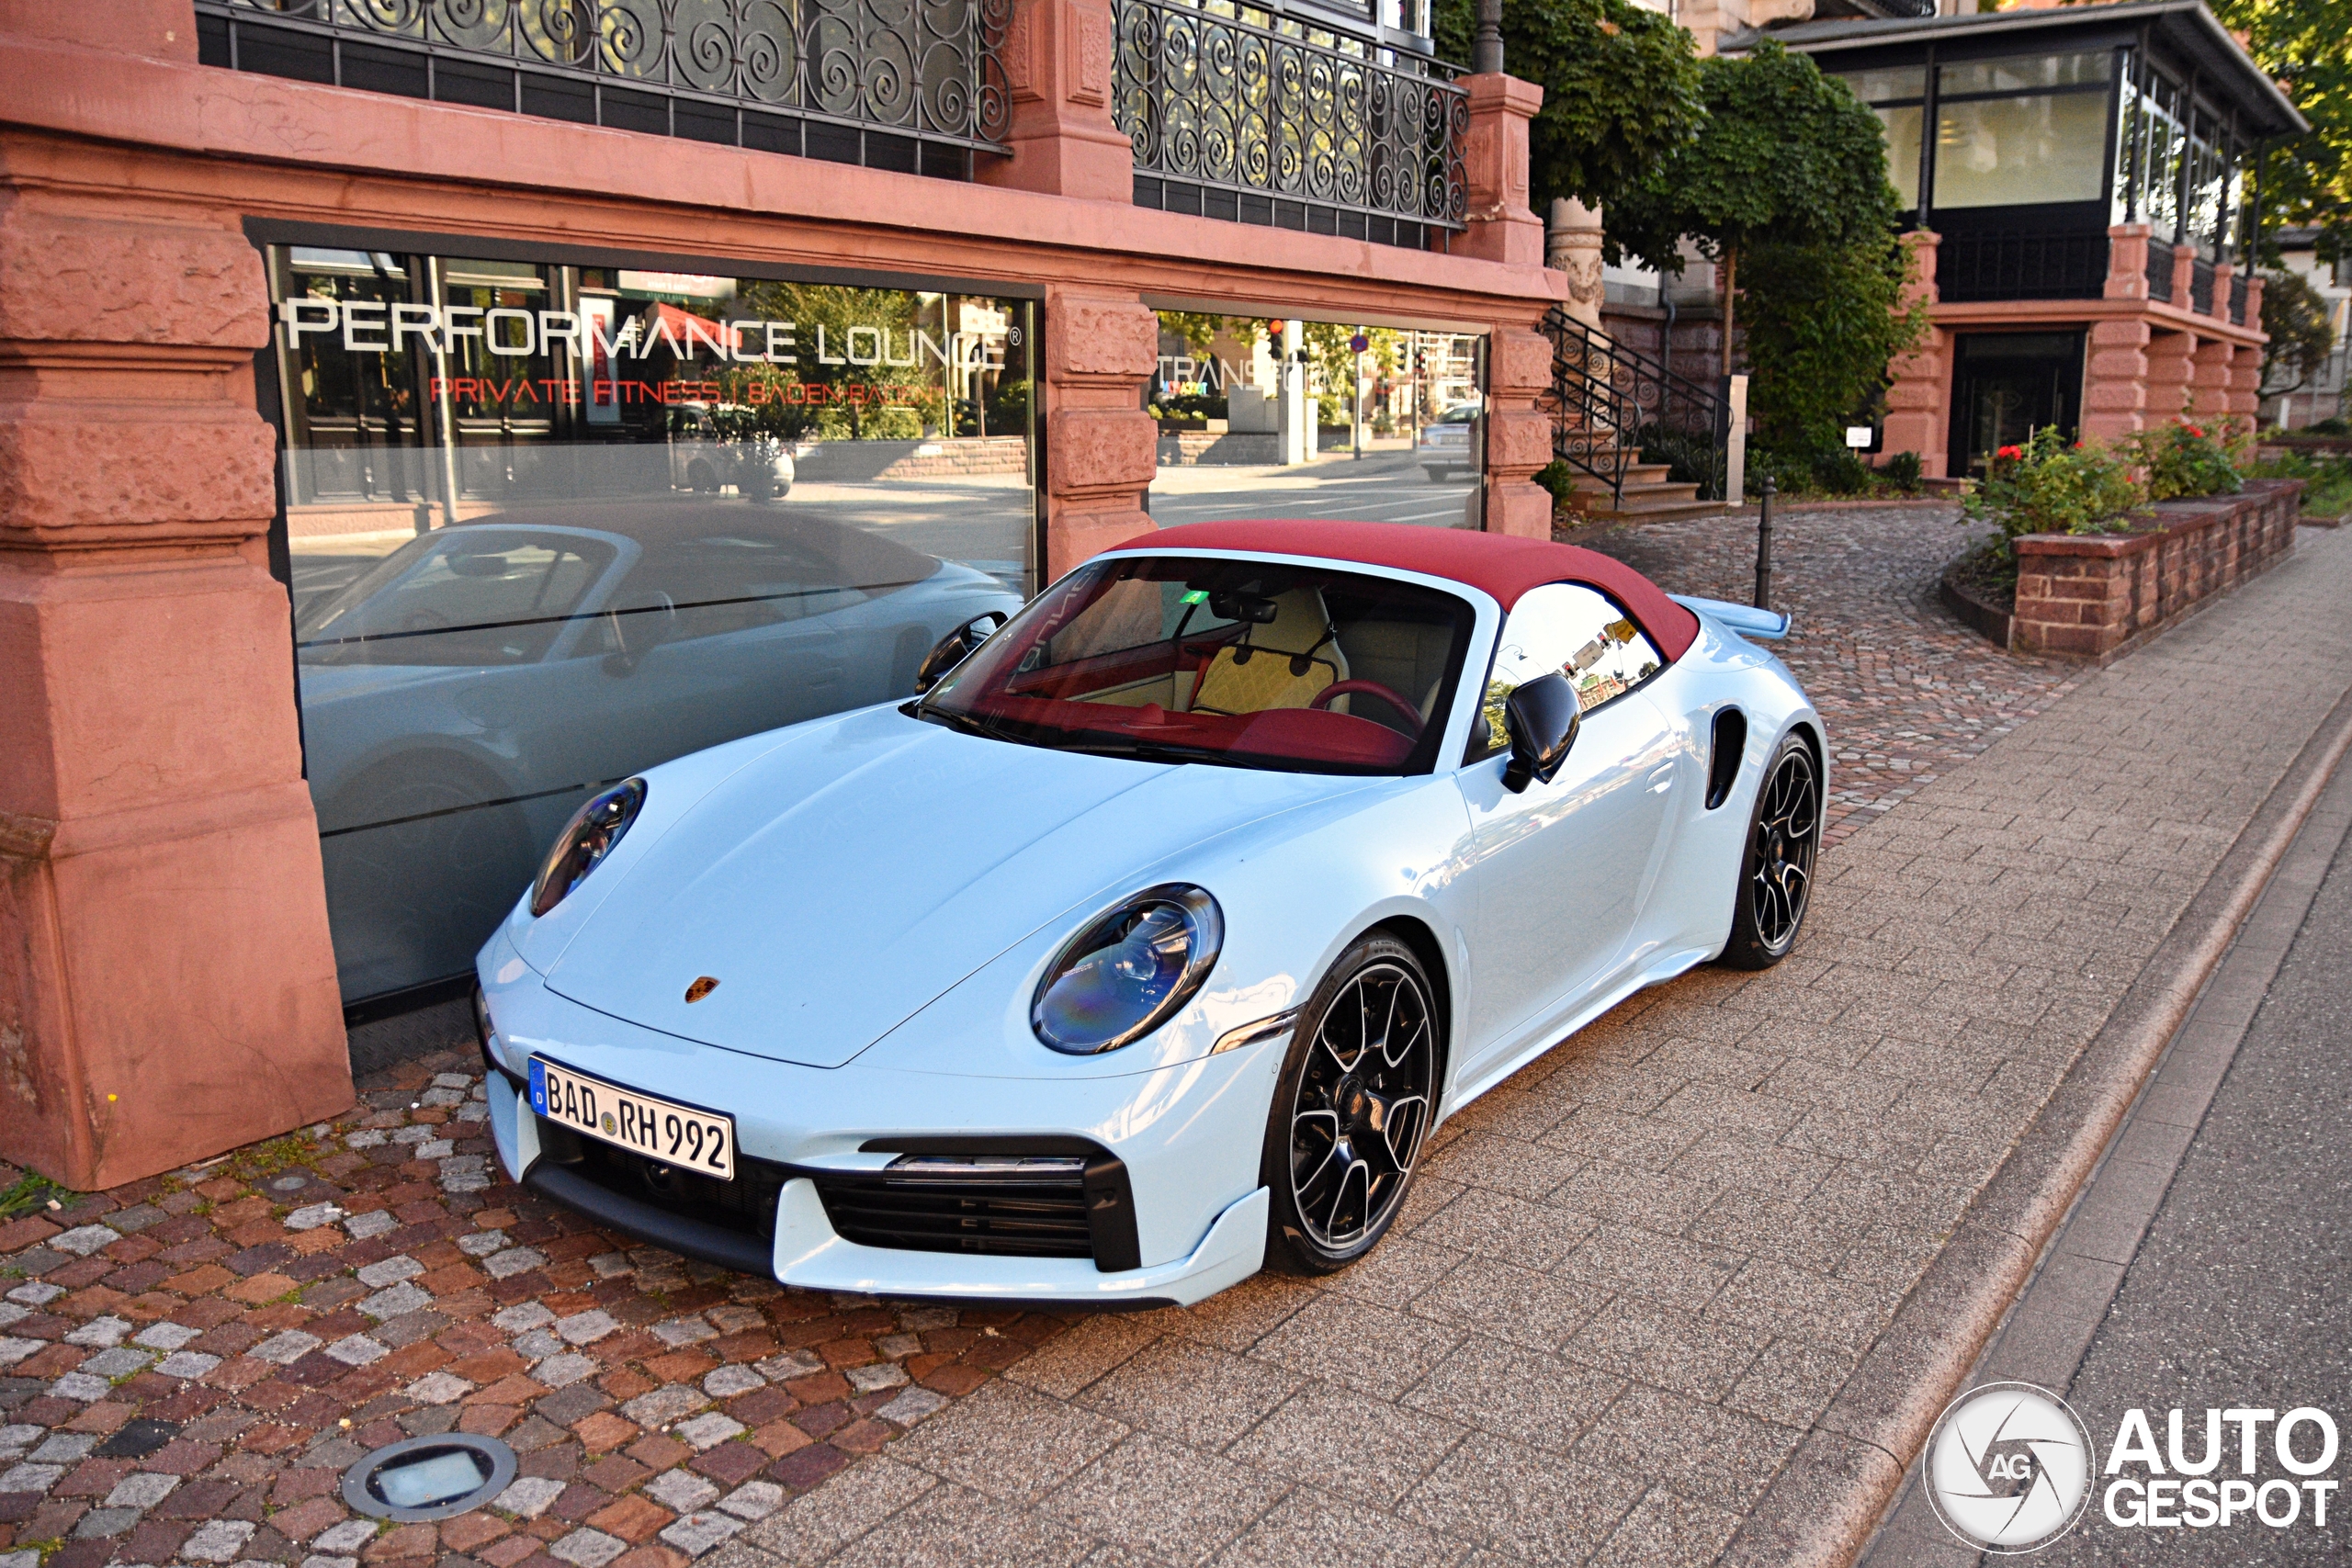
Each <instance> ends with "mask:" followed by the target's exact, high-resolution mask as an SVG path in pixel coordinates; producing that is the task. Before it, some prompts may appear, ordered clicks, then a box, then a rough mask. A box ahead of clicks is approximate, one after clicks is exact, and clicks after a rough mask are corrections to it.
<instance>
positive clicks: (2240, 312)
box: [2230, 272, 2260, 327]
mask: <svg viewBox="0 0 2352 1568" xmlns="http://www.w3.org/2000/svg"><path fill="white" fill-rule="evenodd" d="M2245 283H2246V275H2245V273H2242V272H2241V273H2238V274H2237V275H2235V276H2233V277H2232V278H2231V279H2230V321H2231V323H2232V324H2233V325H2235V326H2241V327H2242V326H2244V325H2245V294H2246V288H2245ZM2256 325H2260V323H2259V322H2256Z"/></svg>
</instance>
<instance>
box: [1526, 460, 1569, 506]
mask: <svg viewBox="0 0 2352 1568" xmlns="http://www.w3.org/2000/svg"><path fill="white" fill-rule="evenodd" d="M1534 478H1535V482H1536V483H1537V484H1540V485H1542V486H1543V487H1544V489H1545V490H1547V491H1551V492H1552V504H1553V505H1555V506H1566V504H1567V503H1568V497H1569V496H1570V495H1571V494H1573V493H1575V491H1576V488H1577V471H1576V470H1575V469H1574V468H1570V467H1568V465H1567V464H1566V463H1563V462H1562V461H1560V459H1559V458H1557V457H1555V458H1553V459H1552V460H1551V461H1550V462H1548V463H1546V464H1544V466H1543V467H1542V468H1538V469H1536V470H1535V475H1534Z"/></svg>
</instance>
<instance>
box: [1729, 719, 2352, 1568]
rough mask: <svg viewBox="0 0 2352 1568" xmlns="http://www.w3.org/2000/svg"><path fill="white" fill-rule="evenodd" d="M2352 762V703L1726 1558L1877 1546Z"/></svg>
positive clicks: (1790, 1556)
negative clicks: (2324, 796)
mask: <svg viewBox="0 0 2352 1568" xmlns="http://www.w3.org/2000/svg"><path fill="white" fill-rule="evenodd" d="M2346 750H2352V693H2346V694H2345V695H2344V696H2343V697H2342V698H2341V699H2339V700H2338V701H2337V703H2336V705H2335V707H2334V708H2333V709H2332V710H2330V712H2329V714H2328V716H2327V717H2326V718H2325V719H2324V720H2323V721H2322V722H2321V724H2320V726H2319V728H2318V729H2317V730H2316V731H2314V732H2313V734H2312V738H2311V739H2310V740H2308V741H2307V742H2306V743H2305V744H2304V746H2303V749H2302V750H2301V752H2299V753H2298V754H2297V756H2296V758H2295V761H2294V762H2293V763H2292V764H2290V767H2289V768H2288V770H2287V773H2286V774H2285V775H2284V776H2283V777H2282V778H2281V779H2280V780H2279V782H2278V784H2277V785H2276V786H2274V787H2273V788H2272V790H2271V792H2270V794H2269V795H2268V797H2267V799H2265V800H2264V802H2263V804H2262V806H2261V807H2259V808H2258V809H2257V810H2256V813H2255V815H2254V818H2253V819H2252V820H2251V821H2249V822H2248V823H2247V824H2246V826H2245V829H2243V830H2242V831H2241V832H2240V833H2239V834H2238V837H2237V840H2236V841H2235V842H2234V843H2233V845H2232V846H2231V848H2230V851H2229V852H2228V853H2227V854H2226V855H2224V856H2223V857H2222V863H2221V864H2220V865H2219V866H2217V867H2216V868H2215V869H2214V872H2213V874H2212V875H2211V877H2210V878H2208V879H2207V881H2206V884H2205V886H2204V887H2203V888H2201V889H2199V892H2198V894H2197V895H2196V897H2194V898H2192V899H2191V900H2190V902H2189V905H2188V908H2187V909H2186V910H2184V911H2183V912H2182V915H2181V918H2180V919H2179V920H2178V921H2177V922H2176V923H2175V925H2174V927H2173V929H2172V931H2171V932H2170V933H2169V934H2168V935H2166V936H2165V940H2164V941H2163V942H2162V943H2160V944H2159V945H2158V947H2157V949H2156V951H2155V953H2154V954H2153V955H2152V956H2151V957H2150V958H2149V960H2148V962H2147V963H2146V964H2144V965H2143V967H2142V969H2141V972H2140V975H2139V977H2138V978H2137V979H2135V980H2134V981H2133V982H2132V984H2131V988H2130V989H2128V990H2127V991H2126V992H2125V993H2124V995H2123V998H2122V999H2121V1000H2120V1002H2119V1003H2118V1004H2117V1005H2116V1008H2115V1010H2114V1012H2113V1013H2112V1014H2110V1015H2109V1019H2108V1021H2107V1023H2106V1025H2105V1026H2104V1027H2103V1028H2101V1029H2100V1031H2099V1032H2098V1034H2097V1035H2096V1036H2095V1037H2094V1038H2093V1039H2092V1041H2091V1043H2089V1044H2088V1045H2087V1046H2086V1047H2085V1048H2084V1049H2083V1051H2082V1053H2081V1055H2078V1056H2077V1057H2076V1058H2075V1062H2074V1064H2073V1065H2072V1066H2070V1067H2069V1068H2068V1069H2067V1071H2066V1074H2065V1076H2064V1077H2063V1078H2061V1079H2060V1080H2059V1083H2058V1086H2057V1088H2056V1089H2054V1090H2052V1094H2051V1096H2050V1098H2049V1100H2047V1101H2045V1102H2044V1104H2043V1106H2042V1108H2041V1111H2039V1112H2038V1113H2037V1114H2036V1115H2035V1117H2034V1119H2033V1121H2032V1122H2030V1123H2029V1124H2028V1125H2027V1127H2026V1129H2025V1131H2024V1133H2023V1134H2021V1135H2020V1136H2019V1137H2018V1142H2017V1143H2016V1144H2015V1145H2013V1146H2012V1147H2011V1149H2010V1151H2009V1155H2008V1157H2007V1159H2005V1160H2004V1161H2003V1162H2002V1164H2001V1167H2000V1168H1999V1169H1998V1170H1996V1172H1995V1173H1994V1175H1993V1178H1992V1179H1991V1180H1990V1181H1988V1182H1987V1183H1986V1184H1985V1187H1984V1189H1983V1190H1981V1191H1979V1192H1978V1194H1977V1195H1976V1198H1975V1200H1974V1201H1973V1202H1971V1203H1970V1205H1969V1207H1968V1209H1967V1210H1966V1212H1965V1213H1962V1216H1961V1219H1960V1222H1959V1224H1958V1225H1957V1226H1956V1227H1955V1229H1954V1231H1953V1233H1952V1235H1951V1240H1950V1242H1949V1243H1947V1245H1946V1246H1945V1247H1944V1248H1943V1249H1942V1250H1941V1251H1940V1252H1939V1253H1938V1255H1937V1257H1936V1259H1935V1261H1934V1262H1933V1263H1932V1264H1930V1265H1929V1266H1928V1270H1927V1272H1926V1274H1924V1275H1923V1276H1922V1277H1921V1279H1920V1280H1919V1282H1918V1284H1917V1286H1915V1287H1914V1288H1913V1290H1912V1292H1911V1294H1910V1296H1909V1298H1908V1299H1906V1300H1905V1302H1904V1303H1903V1306H1902V1308H1901V1309H1900V1310H1899V1311H1898V1312H1897V1313H1896V1314H1895V1317H1894V1322H1893V1323H1891V1324H1890V1325H1888V1326H1887V1328H1886V1329H1885V1330H1884V1331H1883V1333H1882V1334H1881V1335H1880V1336H1879V1337H1878V1339H1877V1341H1876V1342H1875V1343H1874V1344H1873V1345H1872V1346H1871V1349H1870V1351H1869V1352H1868V1354H1867V1355H1865V1356H1864V1358H1863V1359H1862V1363H1861V1365H1860V1367H1858V1368H1857V1369H1856V1370H1855V1371H1854V1374H1853V1376H1851V1377H1850V1378H1849V1379H1848V1380H1847V1382H1846V1384H1845V1386H1844V1388H1843V1389H1841V1390H1840V1391H1839V1393H1838V1397H1837V1399H1836V1400H1834V1401H1833V1402H1832V1403H1831V1404H1830V1406H1829V1408H1828V1409H1827V1410H1826V1411H1824V1412H1823V1414H1822V1416H1821V1417H1820V1419H1819V1421H1818V1422H1817V1423H1816V1425H1815V1430H1814V1432H1813V1433H1812V1434H1811V1435H1810V1436H1809V1437H1808V1438H1806V1440H1805V1442H1804V1444H1803V1445H1802V1446H1801V1447H1800V1448H1799V1449H1798V1450H1797V1451H1796V1452H1795V1453H1794V1454H1793V1455H1792V1456H1791V1458H1790V1460H1789V1461H1788V1463H1787V1464H1785V1465H1784V1466H1783V1467H1782V1468H1781V1472H1780V1473H1779V1474H1778V1475H1776V1476H1775V1477H1773V1479H1772V1481H1771V1483H1770V1484H1769V1485H1768V1486H1767V1487H1766V1489H1765V1491H1764V1494H1763V1495H1762V1496H1760V1497H1759V1498H1758V1500H1757V1503H1756V1506H1755V1508H1754V1509H1753V1511H1752V1512H1751V1513H1750V1514H1749V1516H1748V1517H1747V1520H1746V1521H1745V1522H1744V1523H1743V1524H1742V1525H1741V1527H1740V1529H1739V1530H1738V1532H1737V1533H1736V1535H1735V1536H1734V1537H1733V1538H1732V1540H1731V1542H1730V1543H1729V1545H1727V1546H1726V1547H1725V1548H1724V1553H1723V1557H1722V1558H1721V1561H1722V1562H1726V1563H1734V1564H1742V1565H1748V1564H1752V1565H1755V1568H1767V1565H1770V1568H1811V1565H1815V1564H1818V1565H1820V1568H1833V1565H1838V1568H1842V1565H1843V1564H1847V1563H1849V1562H1853V1561H1854V1559H1855V1558H1856V1556H1857V1555H1858V1554H1859V1553H1860V1551H1861V1550H1862V1548H1863V1547H1864V1546H1865V1545H1866V1544H1868V1542H1869V1540H1870V1539H1871V1532H1872V1531H1873V1529H1875V1528H1876V1526H1877V1524H1878V1521H1879V1519H1880V1517H1881V1516H1882V1515H1883V1512H1884V1511H1885V1509H1886V1507H1887V1506H1888V1505H1889V1504H1890V1503H1891V1502H1892V1501H1893V1500H1894V1495H1895V1493H1896V1490H1897V1489H1898V1488H1899V1487H1900V1486H1901V1484H1902V1482H1903V1478H1904V1476H1905V1474H1906V1473H1907V1472H1908V1471H1909V1469H1910V1467H1911V1464H1912V1461H1914V1460H1915V1459H1916V1458H1917V1455H1918V1452H1919V1449H1920V1446H1921V1445H1922V1444H1923V1443H1925V1442H1926V1440H1927V1436H1928V1430H1929V1429H1930V1428H1931V1427H1933V1426H1934V1424H1935V1420H1936V1417H1937V1416H1938V1415H1939V1413H1940V1412H1941V1411H1942V1409H1943V1407H1944V1406H1945V1405H1946V1404H1949V1403H1950V1402H1951V1398H1952V1396H1953V1395H1954V1394H1955V1393H1957V1392H1958V1391H1959V1389H1960V1386H1961V1384H1962V1381H1963V1380H1964V1379H1965V1378H1966V1376H1967V1374H1968V1371H1969V1370H1970V1368H1972V1367H1973V1365H1974V1364H1975V1363H1976V1360H1977V1358H1978V1357H1979V1355H1980V1354H1981V1353H1982V1352H1983V1350H1984V1348H1985V1346H1986V1345H1987V1344H1988V1343H1989V1342H1990V1341H1991V1339H1992V1337H1993V1335H1994V1333H1995V1331H1996V1329H1997V1327H1998V1326H1999V1325H2000V1323H2001V1322H2002V1320H2003V1319H2004V1317H2005V1316H2006V1315H2007V1313H2008V1310H2009V1306H2010V1304H2011V1303H2012V1302H2013V1301H2014V1300H2015V1299H2016V1297H2017V1296H2018V1292H2020V1291H2021V1290H2022V1289H2023V1288H2024V1286H2025V1285H2026V1283H2027V1282H2028V1280H2030V1277H2031V1275H2032V1272H2033V1269H2034V1267H2035V1265H2036V1263H2037V1262H2038V1260H2039V1259H2040V1258H2041V1254H2042V1251H2043V1249H2044V1248H2045V1247H2047V1246H2048V1244H2049V1243H2050V1241H2051V1240H2052V1237H2053V1236H2054V1235H2056V1233H2057V1230H2058V1227H2059V1224H2060V1222H2061V1221H2062V1220H2064V1217H2065V1215H2066V1213H2067V1212H2068V1210H2069V1209H2070V1208H2071V1207H2072V1206H2073V1203H2074V1201H2075V1195H2076V1193H2077V1192H2078V1191H2079V1190H2081V1188H2082V1185H2083V1183H2084V1181H2085V1179H2086V1178H2087V1177H2088V1176H2089V1175H2090V1173H2091V1171H2092V1169H2093V1168H2095V1167H2096V1166H2097V1164H2098V1159H2099V1156H2100V1155H2101V1153H2102V1152H2103V1151H2104V1150H2105V1149H2106V1147H2107V1144H2108V1141H2109V1137H2110V1136H2111V1135H2112V1134H2113V1133H2114V1131H2115V1129H2116V1127H2117V1126H2118V1125H2119V1124H2120V1122H2122V1120H2123V1117H2124V1115H2125V1114H2126V1113H2127V1112H2128V1111H2130V1109H2131V1104H2132V1101H2133V1100H2134V1099H2135V1098H2136V1097H2137V1095H2138V1093H2139V1090H2140V1086H2141V1084H2142V1082H2143V1080H2144V1079H2145V1078H2146V1077H2147V1075H2148V1073H2149V1071H2150V1070H2151V1069H2152V1068H2153V1067H2154V1066H2155V1064H2156V1062H2157V1060H2158V1058H2159V1057H2160V1056H2161V1055H2163V1053H2164V1050H2165V1046H2166V1045H2167V1044H2168V1043H2170V1041H2171V1040H2172V1037H2173V1035H2174V1034H2175V1033H2176V1032H2177V1031H2178V1029H2179V1028H2180V1025H2181V1023H2182V1021H2184V1020H2185V1019H2186V1018H2187V1017H2188V1012H2189V1010H2190V1009H2191V1008H2192V1007H2193V1006H2194V1005H2195V1003H2196V1000H2197V997H2198V994H2199V992H2200V991H2201V990H2202V989H2203V988H2204V986H2205V983H2206V981H2207V980H2208V979H2209V978H2211V976H2212V974H2213V972H2214V970H2215V969H2217V968H2218V967H2219V966H2220V964H2221V962H2222V958H2223V957H2224V956H2225V955H2226V954H2227V953H2228V952H2229V949H2230V944H2231V942H2232V941H2233V938H2234V937H2235V935H2236V932H2237V930H2238V928H2239V926H2240V925H2241V924H2242V923H2244V921H2245V918H2246V916H2247V914H2248V913H2249V912H2251V910H2252V909H2253V908H2254V905H2255V901H2256V899H2257V898H2258V897H2260V896H2261V894H2262V891H2263V888H2264V887H2265V886H2267V884H2268V882H2269V880H2270V876H2271V874H2272V873H2273V872H2275V871H2276V870H2277V869H2278V864H2279V863H2280V862H2281V861H2282V860H2283V859H2284V858H2285V857H2286V853H2287V851H2288V849H2289V847H2290V845H2291V844H2292V843H2293V841H2294V838H2295V834H2296V832H2297V830H2298V829H2301V826H2302V824H2303V821H2304V819H2305V818H2308V817H2309V816H2310V815H2311V812H2312V807H2314V806H2315V805H2316V804H2317V803H2318V800H2319V797H2320V794H2321V792H2322V790H2323V789H2324V787H2325V786H2326V784H2327V783H2328V780H2329V778H2330V777H2331V775H2332V774H2333V773H2334V772H2335V767H2336V765H2337V763H2338V762H2339V761H2341V760H2342V758H2343V757H2344V755H2345V753H2346Z"/></svg>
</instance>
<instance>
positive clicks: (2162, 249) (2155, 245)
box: [2148, 236, 2172, 301]
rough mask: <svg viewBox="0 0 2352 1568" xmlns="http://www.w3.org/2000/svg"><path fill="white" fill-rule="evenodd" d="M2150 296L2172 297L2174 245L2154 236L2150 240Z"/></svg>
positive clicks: (2157, 297)
mask: <svg viewBox="0 0 2352 1568" xmlns="http://www.w3.org/2000/svg"><path fill="white" fill-rule="evenodd" d="M2148 298H2149V299H2164V300H2167V301H2168V300H2170V299H2172V246H2171V245H2169V244H2166V243H2163V242H2162V241H2160V240H2158V239H2156V238H2154V237H2153V236H2152V237H2151V238H2150V239H2149V241H2148Z"/></svg>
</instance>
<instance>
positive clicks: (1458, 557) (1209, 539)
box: [1118, 519, 1699, 663]
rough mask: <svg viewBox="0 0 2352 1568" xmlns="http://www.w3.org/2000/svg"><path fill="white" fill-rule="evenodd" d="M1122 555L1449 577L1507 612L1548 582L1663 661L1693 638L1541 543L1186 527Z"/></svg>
mask: <svg viewBox="0 0 2352 1568" xmlns="http://www.w3.org/2000/svg"><path fill="white" fill-rule="evenodd" d="M1118 548H1120V549H1123V550H1149V549H1170V550H1244V551H1250V552H1252V553H1256V554H1260V555H1282V556H1318V557H1321V558H1324V559H1327V560H1340V561H1356V562H1359V563H1361V564H1363V565H1365V566H1385V567H1390V568H1393V569H1395V570H1398V571H1418V572H1420V573H1422V574H1424V575H1425V576H1429V577H1444V578H1451V579H1452V580H1453V581H1456V582H1461V583H1466V584H1467V585H1469V586H1470V587H1472V588H1476V589H1480V590H1482V591H1484V592H1487V593H1489V594H1491V595H1493V597H1494V599H1495V602H1496V603H1497V604H1500V605H1501V606H1502V607H1503V608H1504V609H1505V610H1509V609H1510V607H1511V606H1512V605H1513V604H1518V603H1519V596H1520V595H1521V594H1522V593H1524V592H1527V591H1528V590H1529V589H1531V588H1540V587H1542V586H1543V585H1544V584H1545V583H1547V582H1585V583H1589V584H1591V585H1592V586H1593V587H1595V588H1598V589H1600V591H1601V592H1604V593H1606V594H1608V595H1609V596H1610V597H1611V598H1612V599H1614V600H1616V601H1617V603H1619V604H1623V606H1625V608H1626V609H1627V610H1628V611H1630V612H1631V613H1632V615H1633V617H1634V620H1635V621H1637V622H1639V623H1640V625H1641V627H1642V629H1643V630H1644V631H1645V632H1647V633H1649V634H1650V638H1651V640H1652V641H1654V642H1656V643H1657V647H1658V651H1659V652H1661V653H1663V654H1665V655H1666V657H1667V660H1668V662H1669V663H1670V662H1672V661H1673V660H1677V659H1679V658H1681V657H1682V655H1683V653H1684V652H1685V651H1686V650H1687V649H1689V648H1690V647H1691V641H1692V640H1693V639H1694V638H1696V637H1698V635H1699V617H1698V616H1696V615H1692V614H1691V612H1690V611H1688V610H1686V609H1684V608H1683V607H1682V606H1681V605H1679V604H1676V603H1675V602H1674V601H1673V600H1671V599H1669V598H1668V597H1667V596H1666V593H1665V592H1664V591H1663V590H1661V589H1660V588H1659V587H1658V585H1657V583H1655V582H1652V581H1650V580H1649V579H1648V578H1646V577H1644V576H1643V575H1642V574H1641V573H1640V572H1638V571H1635V570H1634V569H1633V568H1632V567H1630V566H1627V565H1625V564H1624V562H1623V561H1617V560H1611V558H1609V557H1607V556H1604V555H1601V554H1600V552H1598V551H1595V550H1586V549H1578V548H1577V547H1576V546H1574V545H1558V544H1554V543H1553V542H1552V541H1551V540H1549V539H1522V538H1515V537H1513V536H1510V535H1508V534H1482V533H1474V532H1473V531H1471V530H1469V529H1467V528H1431V527H1423V526H1420V525H1416V524H1411V523H1323V522H1309V521H1292V520H1285V519H1269V520H1267V521H1264V522H1235V523H1186V524H1183V525H1180V526H1177V527H1174V528H1162V529H1160V530H1159V532H1157V533H1152V534H1141V535H1138V536H1136V537H1135V538H1132V539H1129V540H1127V541H1126V542H1125V544H1122V545H1120V546H1118Z"/></svg>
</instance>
